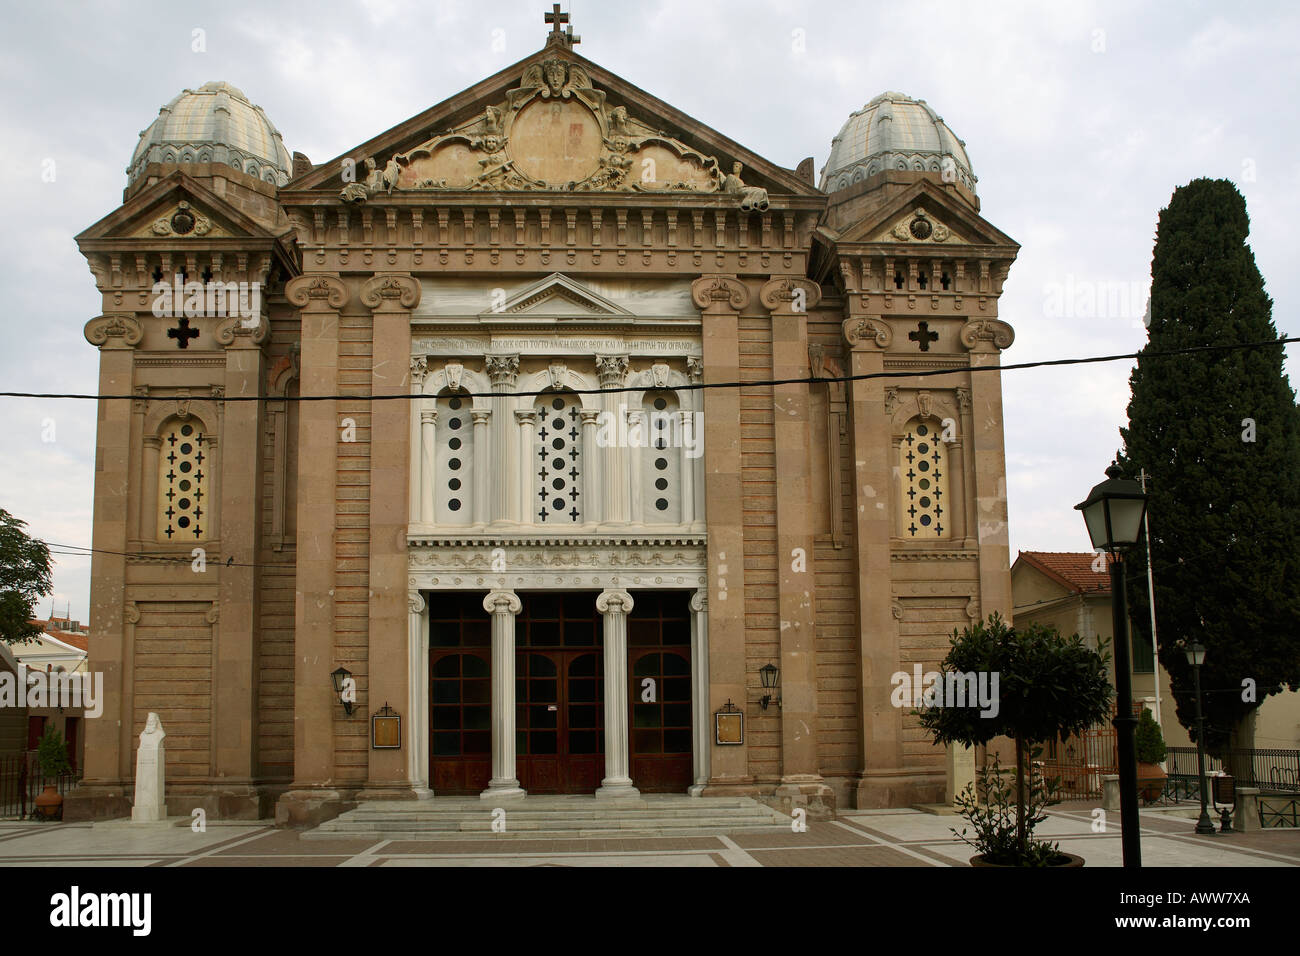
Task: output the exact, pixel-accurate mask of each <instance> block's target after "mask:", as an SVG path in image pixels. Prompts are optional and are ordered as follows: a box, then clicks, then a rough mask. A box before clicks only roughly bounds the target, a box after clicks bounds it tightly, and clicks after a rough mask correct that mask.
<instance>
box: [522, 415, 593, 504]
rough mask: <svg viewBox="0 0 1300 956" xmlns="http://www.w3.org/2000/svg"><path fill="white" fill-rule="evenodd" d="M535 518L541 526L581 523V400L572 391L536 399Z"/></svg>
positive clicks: (582, 502)
mask: <svg viewBox="0 0 1300 956" xmlns="http://www.w3.org/2000/svg"><path fill="white" fill-rule="evenodd" d="M533 408H534V410H535V411H536V412H537V415H538V421H537V443H536V445H535V448H536V453H535V457H534V462H535V463H536V465H537V467H536V468H535V469H534V471H533V477H534V485H533V487H534V488H535V489H536V492H535V494H534V495H533V503H534V506H535V508H534V512H533V514H534V517H536V519H537V520H538V521H539V522H540V523H542V524H548V525H551V524H558V525H572V524H581V523H582V512H583V507H584V505H585V502H584V501H583V500H582V468H583V460H582V418H581V412H582V401H581V399H579V398H578V396H577V395H574V394H573V393H572V392H557V393H555V394H552V395H546V396H544V397H542V398H539V399H538V400H537V403H536V404H535V405H534V406H533Z"/></svg>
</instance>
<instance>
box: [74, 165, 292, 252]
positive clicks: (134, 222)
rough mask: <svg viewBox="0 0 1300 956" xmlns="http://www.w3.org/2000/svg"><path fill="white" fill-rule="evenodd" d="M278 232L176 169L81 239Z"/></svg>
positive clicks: (265, 236) (251, 236) (254, 236)
mask: <svg viewBox="0 0 1300 956" xmlns="http://www.w3.org/2000/svg"><path fill="white" fill-rule="evenodd" d="M276 238H277V237H276V236H275V235H274V234H273V233H271V232H270V231H268V230H267V229H266V228H265V227H264V226H263V225H261V224H260V223H259V222H257V221H256V220H254V219H252V218H250V217H249V216H247V215H246V214H245V213H243V212H242V211H241V210H239V209H236V208H235V207H234V206H231V205H230V204H229V203H227V202H226V201H225V200H224V199H222V198H221V197H220V196H218V195H217V194H216V193H214V192H212V191H211V190H210V189H208V188H207V187H205V186H204V185H202V184H201V183H199V182H198V181H197V180H194V179H192V178H190V177H189V176H187V175H186V174H185V173H184V172H182V171H180V170H177V171H175V172H172V173H171V174H169V175H168V176H165V177H163V178H162V179H160V180H159V181H158V182H156V183H154V184H153V185H152V186H150V187H148V188H147V189H143V190H141V191H140V192H138V193H136V194H135V195H134V196H132V197H131V198H130V199H128V200H127V201H126V202H125V203H123V204H122V205H121V206H120V207H118V208H117V209H116V210H114V211H113V212H111V213H109V214H108V215H107V216H105V217H104V218H103V219H101V220H99V222H97V223H95V224H94V225H92V226H90V227H89V228H88V229H86V230H85V231H84V232H82V233H81V234H80V235H79V236H77V241H78V242H82V241H92V242H93V241H97V240H109V239H111V240H122V239H147V240H152V241H155V242H157V241H171V240H174V241H177V242H181V243H186V242H198V243H201V242H206V241H211V240H214V239H240V240H259V239H260V240H274V239H276Z"/></svg>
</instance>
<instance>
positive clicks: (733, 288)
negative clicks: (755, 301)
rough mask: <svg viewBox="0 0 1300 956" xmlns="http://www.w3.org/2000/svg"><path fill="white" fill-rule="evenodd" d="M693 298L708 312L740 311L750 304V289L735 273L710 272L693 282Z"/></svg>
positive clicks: (697, 304)
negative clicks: (720, 273)
mask: <svg viewBox="0 0 1300 956" xmlns="http://www.w3.org/2000/svg"><path fill="white" fill-rule="evenodd" d="M691 299H692V300H693V301H694V302H695V304H696V306H698V307H699V308H700V309H702V310H703V311H704V312H706V313H712V314H715V315H716V314H718V313H722V312H739V311H740V310H741V309H743V308H744V307H745V306H747V305H749V289H748V288H746V287H745V284H744V283H743V282H741V281H740V280H739V279H737V278H736V277H735V276H734V275H719V274H716V273H709V274H707V275H702V276H700V277H699V278H698V279H696V280H695V281H694V282H692V283H691Z"/></svg>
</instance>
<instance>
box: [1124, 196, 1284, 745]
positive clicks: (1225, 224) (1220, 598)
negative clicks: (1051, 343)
mask: <svg viewBox="0 0 1300 956" xmlns="http://www.w3.org/2000/svg"><path fill="white" fill-rule="evenodd" d="M1249 228H1250V220H1249V217H1248V216H1247V213H1246V201H1245V199H1244V198H1243V197H1242V195H1241V194H1240V193H1239V192H1238V191H1237V189H1236V187H1235V186H1233V184H1232V183H1231V182H1228V181H1227V180H1222V179H1219V180H1211V179H1197V180H1194V181H1192V182H1190V183H1188V184H1187V185H1186V186H1182V187H1180V188H1178V189H1177V190H1175V192H1174V194H1173V196H1172V198H1171V199H1170V201H1169V205H1168V207H1167V208H1165V209H1163V210H1162V211H1161V213H1160V219H1159V224H1158V227H1157V230H1156V243H1155V250H1154V253H1153V256H1152V263H1151V280H1152V283H1151V306H1150V317H1149V321H1150V325H1149V329H1148V341H1147V344H1146V345H1145V346H1144V348H1143V349H1142V354H1141V356H1140V358H1139V360H1138V364H1137V367H1136V368H1135V369H1134V371H1133V373H1132V375H1131V377H1130V379H1129V384H1130V387H1131V389H1132V397H1131V399H1130V401H1129V406H1128V422H1129V424H1128V427H1127V428H1121V429H1120V435H1121V437H1122V438H1123V441H1124V452H1123V454H1122V455H1121V456H1120V463H1121V465H1122V467H1123V468H1124V471H1125V477H1137V474H1138V471H1139V469H1144V470H1145V471H1146V474H1147V475H1148V476H1149V479H1150V480H1149V481H1148V484H1147V491H1148V494H1149V496H1150V498H1149V522H1150V534H1151V542H1150V544H1151V562H1152V567H1153V570H1154V581H1155V602H1156V624H1157V631H1158V637H1159V655H1160V662H1161V664H1163V665H1164V667H1165V669H1166V670H1167V671H1168V672H1169V675H1170V680H1171V683H1172V686H1173V693H1174V698H1175V701H1176V703H1177V713H1178V719H1179V721H1180V722H1181V723H1182V724H1183V725H1184V726H1185V727H1188V728H1190V729H1191V733H1192V738H1193V739H1195V738H1196V702H1195V692H1194V690H1193V686H1192V673H1191V667H1190V665H1189V664H1188V663H1187V658H1186V654H1185V650H1184V647H1185V646H1186V645H1190V644H1192V643H1193V642H1197V641H1199V642H1200V643H1201V644H1203V645H1204V646H1205V648H1206V659H1205V665H1204V666H1203V667H1202V668H1201V687H1202V690H1203V701H1202V705H1203V709H1204V715H1205V736H1206V746H1207V748H1208V749H1210V750H1211V751H1212V752H1215V753H1220V754H1222V753H1223V752H1224V751H1225V750H1227V749H1228V748H1251V747H1253V746H1254V714H1255V710H1256V709H1257V708H1258V706H1259V705H1260V703H1262V702H1263V701H1264V699H1265V698H1266V697H1267V696H1268V695H1269V694H1271V693H1277V692H1280V691H1281V690H1282V689H1283V688H1284V687H1290V688H1292V689H1295V688H1300V532H1298V531H1297V525H1298V524H1300V411H1298V410H1297V408H1296V403H1295V393H1294V391H1292V389H1291V386H1290V384H1289V382H1288V381H1287V377H1286V375H1285V374H1284V372H1283V371H1282V360H1283V347H1282V346H1280V345H1270V346H1264V347H1259V348H1252V349H1239V350H1232V351H1208V352H1197V353H1191V354H1186V355H1177V356H1159V355H1154V354H1149V353H1159V352H1165V351H1169V350H1172V349H1180V348H1189V347H1196V346H1217V345H1229V344H1234V343H1254V342H1265V341H1268V340H1272V339H1276V338H1277V337H1278V334H1277V329H1276V327H1275V326H1274V324H1273V318H1272V308H1273V303H1272V300H1271V299H1269V297H1268V295H1267V294H1266V293H1265V291H1264V280H1263V278H1262V276H1261V275H1260V272H1259V269H1258V268H1256V265H1255V257H1254V254H1253V253H1252V252H1251V249H1250V246H1249V245H1248V244H1247V242H1246V236H1247V233H1248V232H1249ZM1128 569H1129V595H1130V597H1131V598H1132V599H1133V619H1134V624H1135V628H1136V630H1137V631H1138V632H1139V634H1140V633H1141V632H1142V631H1147V633H1146V638H1145V639H1146V640H1147V641H1149V640H1150V633H1149V626H1148V621H1149V611H1148V609H1147V589H1146V581H1145V569H1146V563H1145V553H1144V550H1143V549H1142V548H1140V547H1139V548H1134V549H1133V552H1132V555H1131V560H1130V561H1129V562H1128ZM1136 639H1142V638H1141V637H1137V638H1136ZM1248 682H1253V687H1254V695H1253V697H1254V699H1253V700H1251V699H1250V698H1251V696H1252V695H1251V694H1250V693H1249V688H1250V687H1251V686H1252V685H1251V684H1250V683H1248Z"/></svg>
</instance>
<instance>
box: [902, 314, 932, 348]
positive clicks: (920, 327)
mask: <svg viewBox="0 0 1300 956" xmlns="http://www.w3.org/2000/svg"><path fill="white" fill-rule="evenodd" d="M907 337H908V338H909V339H911V340H912V341H913V342H917V343H919V344H920V346H921V351H922V352H928V351H930V343H931V342H937V341H939V333H938V332H931V331H930V323H929V322H925V321H922V322H918V323H917V325H916V331H915V332H908V333H907Z"/></svg>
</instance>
